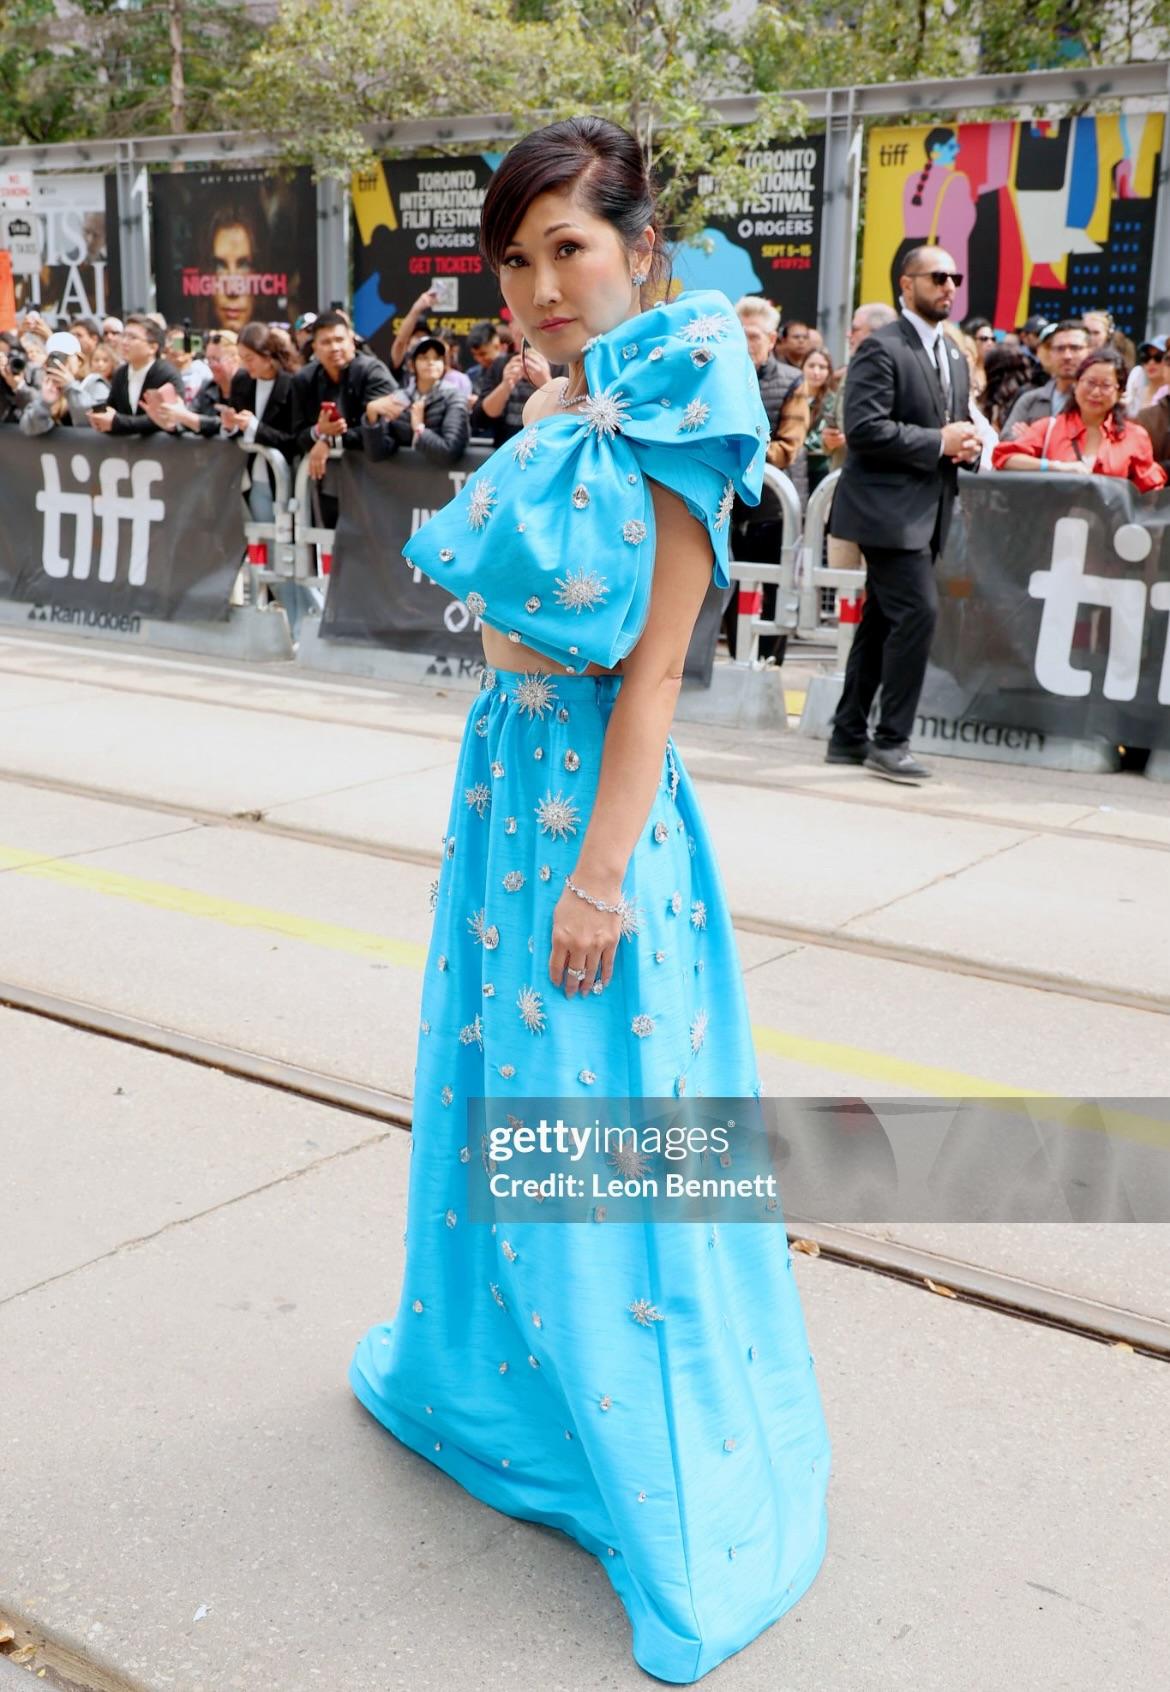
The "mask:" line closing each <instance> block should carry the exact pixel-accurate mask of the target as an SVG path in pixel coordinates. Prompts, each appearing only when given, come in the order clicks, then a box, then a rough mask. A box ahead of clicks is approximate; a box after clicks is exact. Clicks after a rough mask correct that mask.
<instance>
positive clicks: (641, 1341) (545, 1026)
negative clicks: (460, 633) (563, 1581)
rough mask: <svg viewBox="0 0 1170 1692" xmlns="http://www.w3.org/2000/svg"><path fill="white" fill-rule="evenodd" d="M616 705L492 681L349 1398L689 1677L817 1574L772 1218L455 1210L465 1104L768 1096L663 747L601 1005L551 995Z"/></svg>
mask: <svg viewBox="0 0 1170 1692" xmlns="http://www.w3.org/2000/svg"><path fill="white" fill-rule="evenodd" d="M619 687H620V679H619V678H616V677H610V676H600V677H590V676H574V677H562V676H555V677H540V678H532V677H525V676H523V675H520V674H514V673H508V672H504V671H496V672H493V671H491V670H487V671H485V673H484V685H483V690H482V691H481V692H480V694H479V695H478V696H477V698H476V700H475V702H474V704H473V706H472V708H471V711H470V713H469V716H468V721H467V728H466V732H465V734H464V737H463V742H462V749H461V754H460V762H459V770H458V775H457V777H456V782H455V792H454V796H453V799H452V804H451V811H450V820H449V823H448V829H447V834H446V836H445V838H444V851H443V860H442V871H441V874H440V877H439V883H438V892H437V905H436V919H435V927H434V933H433V937H432V941H431V947H430V955H429V958H428V961H427V967H426V976H425V982H424V987H423V998H422V1020H421V1033H420V1036H419V1044H418V1064H417V1069H416V1074H415V1098H414V1132H413V1144H412V1160H411V1172H410V1192H409V1206H408V1215H407V1229H406V1266H405V1274H404V1279H403V1284H402V1293H401V1299H400V1302H399V1306H398V1311H397V1314H396V1316H395V1318H394V1320H393V1321H392V1322H390V1323H387V1324H384V1325H381V1326H378V1327H374V1328H372V1329H371V1330H370V1331H369V1332H368V1333H367V1334H366V1335H365V1336H364V1338H363V1339H362V1340H361V1341H360V1343H359V1344H358V1347H357V1351H356V1353H355V1356H354V1359H353V1363H352V1365H351V1369H350V1382H351V1385H352V1387H353V1390H354V1392H355V1393H356V1394H357V1396H358V1398H359V1399H360V1400H361V1402H362V1404H363V1405H365V1407H366V1409H367V1410H369V1411H370V1412H371V1414H372V1415H374V1416H375V1417H377V1419H378V1420H379V1421H380V1422H381V1423H383V1424H384V1425H385V1426H386V1427H387V1428H388V1429H389V1430H390V1431H391V1433H393V1434H394V1435H395V1436H396V1437H397V1438H398V1439H399V1440H401V1441H402V1442H403V1443H404V1444H405V1445H408V1446H409V1447H410V1448H411V1449H412V1450H414V1451H416V1452H418V1453H420V1454H421V1455H422V1456H423V1457H425V1458H427V1460H428V1461H429V1462H432V1463H434V1464H435V1465H436V1466H437V1467H439V1468H441V1469H442V1470H444V1471H445V1473H447V1474H448V1475H450V1476H451V1477H452V1478H453V1479H454V1480H456V1481H458V1482H459V1484H460V1485H461V1486H463V1487H465V1488H466V1489H467V1491H469V1492H471V1493H473V1494H474V1495H475V1497H477V1498H479V1499H482V1500H483V1501H484V1502H485V1503H487V1504H490V1505H492V1506H493V1507H494V1508H495V1509H497V1510H501V1511H504V1512H505V1513H506V1514H508V1515H510V1516H516V1517H521V1518H523V1519H525V1520H529V1521H535V1522H543V1523H546V1524H548V1525H550V1526H552V1527H555V1528H559V1529H561V1530H563V1531H564V1532H565V1533H567V1534H570V1535H571V1536H572V1537H573V1538H574V1539H575V1540H577V1541H578V1542H579V1543H580V1544H581V1545H582V1546H584V1547H585V1549H586V1550H588V1551H590V1552H592V1553H593V1554H594V1555H595V1556H596V1557H598V1558H599V1559H600V1561H601V1564H602V1566H603V1567H604V1569H605V1571H606V1573H607V1574H608V1576H609V1578H610V1580H611V1581H612V1583H613V1586H614V1589H615V1591H616V1592H617V1594H618V1596H619V1597H620V1599H621V1601H622V1603H623V1604H624V1606H625V1608H626V1611H627V1613H628V1615H629V1618H630V1622H631V1624H632V1628H633V1651H634V1656H635V1658H636V1660H637V1662H638V1663H639V1664H640V1665H641V1666H642V1668H644V1669H645V1670H647V1672H648V1673H650V1674H653V1675H656V1676H657V1677H658V1678H659V1679H661V1680H666V1681H673V1682H678V1683H688V1684H689V1683H690V1682H693V1681H695V1680H698V1679H699V1678H700V1677H701V1676H702V1675H703V1674H705V1673H706V1672H707V1671H708V1670H709V1669H712V1668H714V1667H715V1665H716V1664H717V1663H719V1662H721V1661H723V1659H724V1658H726V1657H728V1656H730V1655H732V1653H734V1652H736V1651H739V1650H741V1649H742V1648H743V1647H744V1646H745V1645H747V1644H748V1643H749V1642H750V1641H751V1640H752V1639H754V1638H755V1637H756V1635H757V1634H759V1633H760V1632H761V1631H762V1630H763V1629H764V1628H766V1627H767V1626H768V1625H769V1624H770V1623H771V1622H774V1621H775V1620H776V1619H777V1618H778V1617H780V1616H782V1615H783V1614H784V1612H785V1611H786V1610H788V1609H790V1608H791V1607H792V1605H793V1604H795V1603H796V1601H797V1600H798V1599H799V1598H800V1596H801V1594H802V1593H803V1592H804V1591H805V1590H806V1588H807V1587H808V1586H809V1585H810V1583H811V1582H812V1580H813V1578H814V1576H815V1575H816V1573H817V1570H818V1568H819V1567H820V1564H821V1562H822V1559H823V1557H824V1553H825V1544H826V1533H827V1516H826V1506H825V1495H826V1488H827V1483H828V1479H829V1468H830V1448H829V1439H828V1434H827V1431H826V1428H825V1421H824V1414H823V1410H822V1406H821V1400H820V1394H819V1392H818V1388H817V1383H816V1377H815V1374H814V1371H813V1359H812V1356H811V1355H810V1353H809V1348H808V1340H807V1335H806V1331H805V1325H804V1319H803V1313H802V1310H801V1305H800V1300H799V1297H798V1294H797V1289H796V1285H795V1282H794V1279H793V1276H792V1259H791V1256H790V1254H789V1251H788V1244H787V1238H786V1235H785V1231H784V1227H783V1218H782V1216H780V1217H777V1216H775V1215H773V1216H772V1217H771V1218H770V1219H769V1220H767V1221H761V1222H752V1221H746V1222H739V1221H737V1222H735V1223H733V1224H731V1225H727V1224H720V1225H718V1226H715V1225H713V1224H711V1223H710V1222H691V1221H687V1222H662V1221H657V1222H648V1223H645V1222H644V1223H641V1224H629V1223H615V1222H614V1221H611V1220H608V1219H607V1218H606V1207H604V1206H599V1207H596V1208H595V1210H594V1211H593V1212H592V1213H591V1214H590V1215H589V1217H588V1220H586V1221H584V1222H575V1221H574V1222H527V1221H521V1222H518V1223H512V1222H509V1223H508V1224H507V1225H506V1226H505V1225H500V1226H496V1225H494V1224H489V1223H487V1222H486V1221H481V1220H474V1219H472V1218H471V1217H470V1216H469V1215H468V1206H469V1193H470V1191H471V1186H470V1183H471V1182H472V1181H473V1180H479V1181H484V1182H486V1174H485V1169H486V1167H487V1165H486V1160H481V1158H480V1156H479V1153H478V1147H477V1148H476V1150H475V1151H474V1152H473V1151H472V1150H471V1148H470V1146H469V1144H468V1127H467V1121H468V1117H467V1101H468V1100H472V1099H477V1098H482V1097H484V1096H485V1095H486V1096H490V1097H491V1098H492V1100H493V1101H503V1102H504V1107H505V1108H506V1104H507V1101H508V1100H509V1099H512V1098H515V1099H517V1100H521V1099H524V1098H529V1099H531V1098H534V1097H537V1096H552V1097H569V1098H571V1097H579V1096H582V1095H586V1096H592V1095H596V1096H599V1097H600V1096H601V1095H606V1096H609V1097H628V1098H640V1097H655V1098H668V1097H671V1098H678V1097H697V1096H700V1095H705V1096H707V1097H714V1096H720V1097H742V1098H748V1097H750V1096H751V1095H753V1094H755V1095H756V1096H758V1093H759V1083H758V1076H757V1071H756V1064H755V1057H754V1053H753V1050H752V1042H751V1030H750V1026H749V1022H748V1014H747V1004H746V1000H745V997H744V991H743V983H742V978H741V974H740V968H739V961H738V957H737V954H736V946H735V938H734V934H733V931H732V927H731V922H730V918H729V916H728V911H727V905H726V899H725V896H724V892H723V887H722V883H721V880H720V876H719V871H718V868H717V866H716V863H715V859H714V856H713V853H712V850H711V845H710V842H709V840H708V837H707V832H706V828H705V825H704V822H703V818H702V816H701V814H700V811H699V807H698V803H697V800H696V796H695V793H694V791H693V788H692V786H691V783H690V780H689V778H688V776H687V774H686V771H685V770H684V768H683V766H682V763H681V760H680V759H679V756H678V753H677V751H676V750H675V748H674V746H673V743H671V744H668V747H667V751H666V755H665V758H664V760H663V768H662V779H661V783H660V786H659V790H658V793H657V795H656V797H655V800H654V804H653V806H652V808H651V812H650V816H649V818H648V820H647V823H646V826H645V829H644V830H643V833H642V836H641V839H640V840H639V843H638V845H637V847H636V849H635V851H634V854H633V857H632V859H631V861H630V865H629V870H628V874H627V877H626V881H625V887H624V891H625V894H626V896H627V897H629V898H631V899H633V900H634V901H635V902H636V906H637V910H638V924H637V932H636V933H635V934H634V935H633V936H632V937H631V938H627V939H623V940H622V941H621V942H620V944H619V948H618V957H617V962H616V965H615V969H614V975H613V980H612V982H611V984H610V985H609V987H608V988H606V990H605V991H604V992H602V993H601V994H600V995H592V994H590V995H586V996H585V997H584V998H580V999H575V1000H568V999H566V998H565V996H564V994H563V992H562V991H560V990H559V989H557V988H554V987H553V986H552V985H551V983H550V982H549V979H548V956H549V950H550V940H551V930H552V913H553V908H554V906H555V905H556V902H557V900H558V898H559V897H560V895H561V893H562V891H563V886H564V876H565V874H566V872H571V871H572V868H573V866H574V864H575V862H576V858H577V852H578V850H579V847H580V843H581V840H582V838H583V836H584V832H585V826H586V824H587V822H588V819H589V815H590V810H591V806H592V804H593V799H594V794H595V791H596V785H597V779H598V773H599V770H600V766H601V755H602V748H603V742H604V737H605V730H606V724H607V723H608V720H609V714H610V711H611V709H612V706H613V702H614V700H615V698H616V697H617V693H618V689H619ZM773 1207H774V1201H773Z"/></svg>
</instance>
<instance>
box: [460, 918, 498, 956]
mask: <svg viewBox="0 0 1170 1692" xmlns="http://www.w3.org/2000/svg"><path fill="white" fill-rule="evenodd" d="M467 926H468V928H469V929H470V931H471V937H472V939H473V940H474V941H475V943H476V945H477V946H486V947H487V949H488V951H489V952H494V951H495V949H496V947H497V946H498V945H499V943H500V931H499V929H498V928H495V927H493V926H492V925H491V924H490V923H489V922H488V920H487V912H486V911H483V910H479V911H473V912H472V913H471V915H470V916H469V917H468V919H467Z"/></svg>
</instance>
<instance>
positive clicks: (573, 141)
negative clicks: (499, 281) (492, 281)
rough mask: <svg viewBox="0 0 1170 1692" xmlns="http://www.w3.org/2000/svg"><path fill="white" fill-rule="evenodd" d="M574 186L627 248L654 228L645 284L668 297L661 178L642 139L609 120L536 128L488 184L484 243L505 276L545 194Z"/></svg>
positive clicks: (570, 120) (575, 120)
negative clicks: (532, 209)
mask: <svg viewBox="0 0 1170 1692" xmlns="http://www.w3.org/2000/svg"><path fill="white" fill-rule="evenodd" d="M571 188H575V189H576V190H577V191H578V193H579V194H580V197H581V200H582V203H583V204H584V206H585V208H586V210H587V211H589V212H591V213H592V215H593V216H594V217H601V218H604V219H605V221H606V222H607V223H610V224H612V225H613V227H614V229H615V230H616V231H617V233H618V236H619V237H620V238H621V240H622V241H623V242H624V244H625V245H626V247H627V248H633V246H634V243H635V242H636V241H637V239H638V237H639V236H640V235H641V234H642V232H643V230H645V229H646V228H651V229H653V231H654V234H655V241H654V247H653V250H652V252H651V254H650V261H649V275H648V277H647V280H646V282H645V284H644V287H645V288H647V289H650V290H652V292H653V293H654V294H659V293H661V294H662V295H665V293H666V291H667V290H668V288H669V285H670V264H669V261H668V259H667V256H666V253H665V251H664V248H663V243H662V227H661V223H660V221H659V217H658V208H657V204H656V194H655V188H654V183H653V181H652V180H651V177H650V173H649V172H648V170H647V169H646V161H645V159H644V158H643V156H642V149H641V147H640V146H639V144H638V141H637V139H636V138H635V137H634V136H633V135H631V134H630V132H629V130H628V129H623V128H622V126H621V125H620V124H618V123H611V122H610V120H609V119H608V118H601V117H574V118H566V119H565V120H564V121H563V122H562V123H550V124H549V125H548V126H547V128H545V129H534V130H533V132H532V134H531V135H526V136H525V137H524V139H523V140H522V141H517V143H516V145H515V146H514V147H513V148H512V150H511V152H509V153H507V154H506V155H505V157H504V160H503V162H502V163H501V165H500V166H499V168H498V169H497V171H496V172H495V174H494V176H493V177H492V179H491V181H490V182H489V183H488V187H487V192H486V193H485V195H484V199H483V210H482V211H481V213H480V220H479V246H480V251H481V252H482V253H483V256H484V258H485V259H486V260H487V262H488V266H489V268H490V269H491V270H492V271H494V272H495V274H496V275H497V276H498V275H499V273H500V271H501V270H502V269H503V266H504V257H505V255H506V253H507V249H508V243H509V242H510V241H511V240H512V238H513V236H514V235H515V233H516V231H517V229H518V228H519V227H520V224H521V223H522V222H523V219H524V214H525V212H526V211H527V210H528V208H529V206H530V205H531V204H532V202H533V200H535V199H537V198H538V197H539V196H540V195H541V194H549V193H556V192H558V191H561V190H564V189H571Z"/></svg>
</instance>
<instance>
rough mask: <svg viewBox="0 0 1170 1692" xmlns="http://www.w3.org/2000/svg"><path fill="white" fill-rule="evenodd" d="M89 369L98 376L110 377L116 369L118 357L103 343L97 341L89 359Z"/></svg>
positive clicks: (111, 348)
mask: <svg viewBox="0 0 1170 1692" xmlns="http://www.w3.org/2000/svg"><path fill="white" fill-rule="evenodd" d="M89 368H90V369H91V370H93V371H96V373H97V374H98V375H99V376H112V375H113V374H114V371H115V370H116V369H117V368H118V355H117V353H116V352H115V351H114V349H113V347H111V346H108V345H107V343H106V342H105V341H99V342H98V344H97V346H96V347H95V348H94V349H93V352H92V353H91V354H90V358H89Z"/></svg>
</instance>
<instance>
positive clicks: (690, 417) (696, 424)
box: [678, 399, 711, 435]
mask: <svg viewBox="0 0 1170 1692" xmlns="http://www.w3.org/2000/svg"><path fill="white" fill-rule="evenodd" d="M710 415H711V407H710V406H709V405H708V404H707V403H706V401H705V400H701V399H693V400H691V402H690V404H689V405H688V406H687V408H686V410H685V411H684V412H683V414H682V421H681V422H680V424H679V426H678V429H679V434H680V435H681V434H682V433H683V431H684V430H686V429H701V428H702V427H703V424H704V423H705V422H706V421H707V419H708V417H710Z"/></svg>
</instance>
